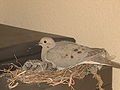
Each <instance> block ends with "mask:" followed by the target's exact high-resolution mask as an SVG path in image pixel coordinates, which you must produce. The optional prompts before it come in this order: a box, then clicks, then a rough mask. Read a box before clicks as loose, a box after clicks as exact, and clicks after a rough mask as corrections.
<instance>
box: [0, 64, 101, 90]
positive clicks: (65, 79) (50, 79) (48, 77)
mask: <svg viewBox="0 0 120 90" xmlns="http://www.w3.org/2000/svg"><path fill="white" fill-rule="evenodd" d="M1 71H3V72H4V74H3V75H1V77H2V76H5V77H7V81H8V87H9V88H10V89H12V88H15V87H16V86H18V84H19V81H21V82H22V83H27V84H34V83H47V84H49V85H51V86H56V85H59V84H67V85H68V86H69V87H71V88H72V89H74V88H73V85H75V84H76V83H75V81H74V79H79V80H80V79H83V78H84V77H85V76H86V75H88V74H93V78H95V79H96V80H97V81H98V83H97V86H98V89H99V90H103V88H102V85H103V81H102V79H101V77H100V76H99V75H98V74H97V71H98V68H97V67H96V66H95V65H90V64H84V65H77V66H74V67H72V68H67V69H63V70H57V71H47V70H46V71H41V72H35V71H31V70H27V71H25V70H22V69H21V68H18V69H16V70H14V71H11V70H10V69H4V70H1ZM8 77H9V78H8Z"/></svg>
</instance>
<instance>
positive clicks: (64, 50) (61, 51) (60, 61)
mask: <svg viewBox="0 0 120 90" xmlns="http://www.w3.org/2000/svg"><path fill="white" fill-rule="evenodd" d="M86 49H88V48H87V47H84V46H81V45H77V44H75V43H72V42H65V41H64V42H59V43H57V44H56V46H55V47H54V48H52V49H50V50H49V51H48V52H47V55H46V58H47V60H49V61H51V62H53V63H54V64H55V65H57V66H59V67H69V66H73V65H76V64H78V62H79V61H80V60H82V59H83V58H84V57H85V56H86V55H85V53H86V51H87V50H86Z"/></svg>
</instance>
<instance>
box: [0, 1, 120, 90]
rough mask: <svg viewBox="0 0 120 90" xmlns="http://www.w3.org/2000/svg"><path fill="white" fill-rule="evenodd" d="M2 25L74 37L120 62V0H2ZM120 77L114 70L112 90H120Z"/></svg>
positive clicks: (0, 5)
mask: <svg viewBox="0 0 120 90" xmlns="http://www.w3.org/2000/svg"><path fill="white" fill-rule="evenodd" d="M0 23H3V24H8V25H12V26H17V27H23V28H27V29H32V30H37V31H43V32H49V33H55V34H60V35H65V36H70V37H74V38H75V39H76V40H77V43H79V44H81V43H82V44H85V45H88V46H91V47H104V48H106V49H107V50H108V51H109V52H110V53H111V54H112V55H116V61H118V62H120V1H119V0H0ZM119 75H120V70H118V69H114V72H113V88H114V89H113V90H120V87H119V85H120V77H119Z"/></svg>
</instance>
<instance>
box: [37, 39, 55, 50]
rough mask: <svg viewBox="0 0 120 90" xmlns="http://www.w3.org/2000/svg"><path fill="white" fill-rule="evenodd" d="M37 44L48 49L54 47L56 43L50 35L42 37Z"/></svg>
mask: <svg viewBox="0 0 120 90" xmlns="http://www.w3.org/2000/svg"><path fill="white" fill-rule="evenodd" d="M39 45H40V46H42V48H43V49H46V50H49V49H51V48H53V47H55V45H56V43H55V41H54V40H53V39H52V38H50V37H43V38H42V39H41V40H40V42H39Z"/></svg>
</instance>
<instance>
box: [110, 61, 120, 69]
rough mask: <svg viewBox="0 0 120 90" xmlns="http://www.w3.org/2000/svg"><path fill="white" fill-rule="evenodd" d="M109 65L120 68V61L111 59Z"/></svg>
mask: <svg viewBox="0 0 120 90" xmlns="http://www.w3.org/2000/svg"><path fill="white" fill-rule="evenodd" d="M109 65H110V66H112V67H115V68H119V69H120V63H118V62H114V61H109Z"/></svg>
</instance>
